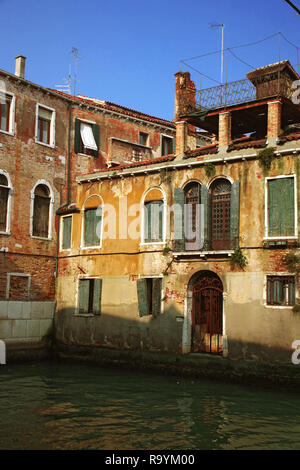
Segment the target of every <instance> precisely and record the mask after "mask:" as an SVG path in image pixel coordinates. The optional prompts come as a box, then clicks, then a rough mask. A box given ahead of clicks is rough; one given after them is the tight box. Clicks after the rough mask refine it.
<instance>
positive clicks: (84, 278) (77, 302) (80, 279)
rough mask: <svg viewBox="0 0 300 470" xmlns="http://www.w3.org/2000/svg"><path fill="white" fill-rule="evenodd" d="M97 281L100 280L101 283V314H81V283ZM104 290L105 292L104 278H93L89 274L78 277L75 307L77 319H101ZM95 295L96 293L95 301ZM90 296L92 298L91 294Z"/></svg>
mask: <svg viewBox="0 0 300 470" xmlns="http://www.w3.org/2000/svg"><path fill="white" fill-rule="evenodd" d="M96 279H99V280H100V281H102V282H101V295H100V313H94V311H93V312H87V313H84V312H80V305H79V302H80V281H84V280H85V281H90V280H96ZM89 289H90V285H89ZM93 289H95V285H94V288H93ZM102 290H103V278H102V277H100V276H91V275H89V274H85V275H80V276H78V278H77V283H76V307H75V312H74V314H75V316H77V317H101V315H102V309H101V306H102ZM94 294H95V292H93V300H94ZM89 296H90V292H89ZM89 303H90V299H89Z"/></svg>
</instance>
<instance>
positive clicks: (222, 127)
mask: <svg viewBox="0 0 300 470" xmlns="http://www.w3.org/2000/svg"><path fill="white" fill-rule="evenodd" d="M230 144H231V113H230V112H229V111H225V112H222V113H220V114H219V152H222V151H225V152H226V151H227V148H228V146H229V145H230Z"/></svg>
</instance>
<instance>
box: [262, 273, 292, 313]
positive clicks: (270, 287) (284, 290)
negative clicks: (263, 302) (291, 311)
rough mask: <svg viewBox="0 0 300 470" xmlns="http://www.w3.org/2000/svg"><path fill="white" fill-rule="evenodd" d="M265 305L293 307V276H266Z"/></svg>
mask: <svg viewBox="0 0 300 470" xmlns="http://www.w3.org/2000/svg"><path fill="white" fill-rule="evenodd" d="M267 305H282V306H284V305H287V306H291V305H295V277H294V276H267Z"/></svg>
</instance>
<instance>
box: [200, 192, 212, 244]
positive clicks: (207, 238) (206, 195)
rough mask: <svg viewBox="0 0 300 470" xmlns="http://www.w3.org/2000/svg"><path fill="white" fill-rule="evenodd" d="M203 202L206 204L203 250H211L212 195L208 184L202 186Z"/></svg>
mask: <svg viewBox="0 0 300 470" xmlns="http://www.w3.org/2000/svg"><path fill="white" fill-rule="evenodd" d="M201 204H203V205H204V211H203V212H204V221H202V223H203V224H204V230H203V237H204V240H203V241H204V243H203V250H210V247H211V195H210V191H209V189H207V187H206V186H204V185H202V186H201Z"/></svg>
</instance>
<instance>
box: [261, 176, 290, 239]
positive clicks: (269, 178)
mask: <svg viewBox="0 0 300 470" xmlns="http://www.w3.org/2000/svg"><path fill="white" fill-rule="evenodd" d="M279 178H294V227H295V232H294V235H289V236H286V237H279V236H278V237H270V236H269V234H268V230H269V227H268V206H269V201H268V181H269V180H275V179H279ZM297 239H298V209H297V177H296V175H295V174H292V175H279V176H270V177H267V178H265V236H264V238H263V240H266V241H267V240H297Z"/></svg>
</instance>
